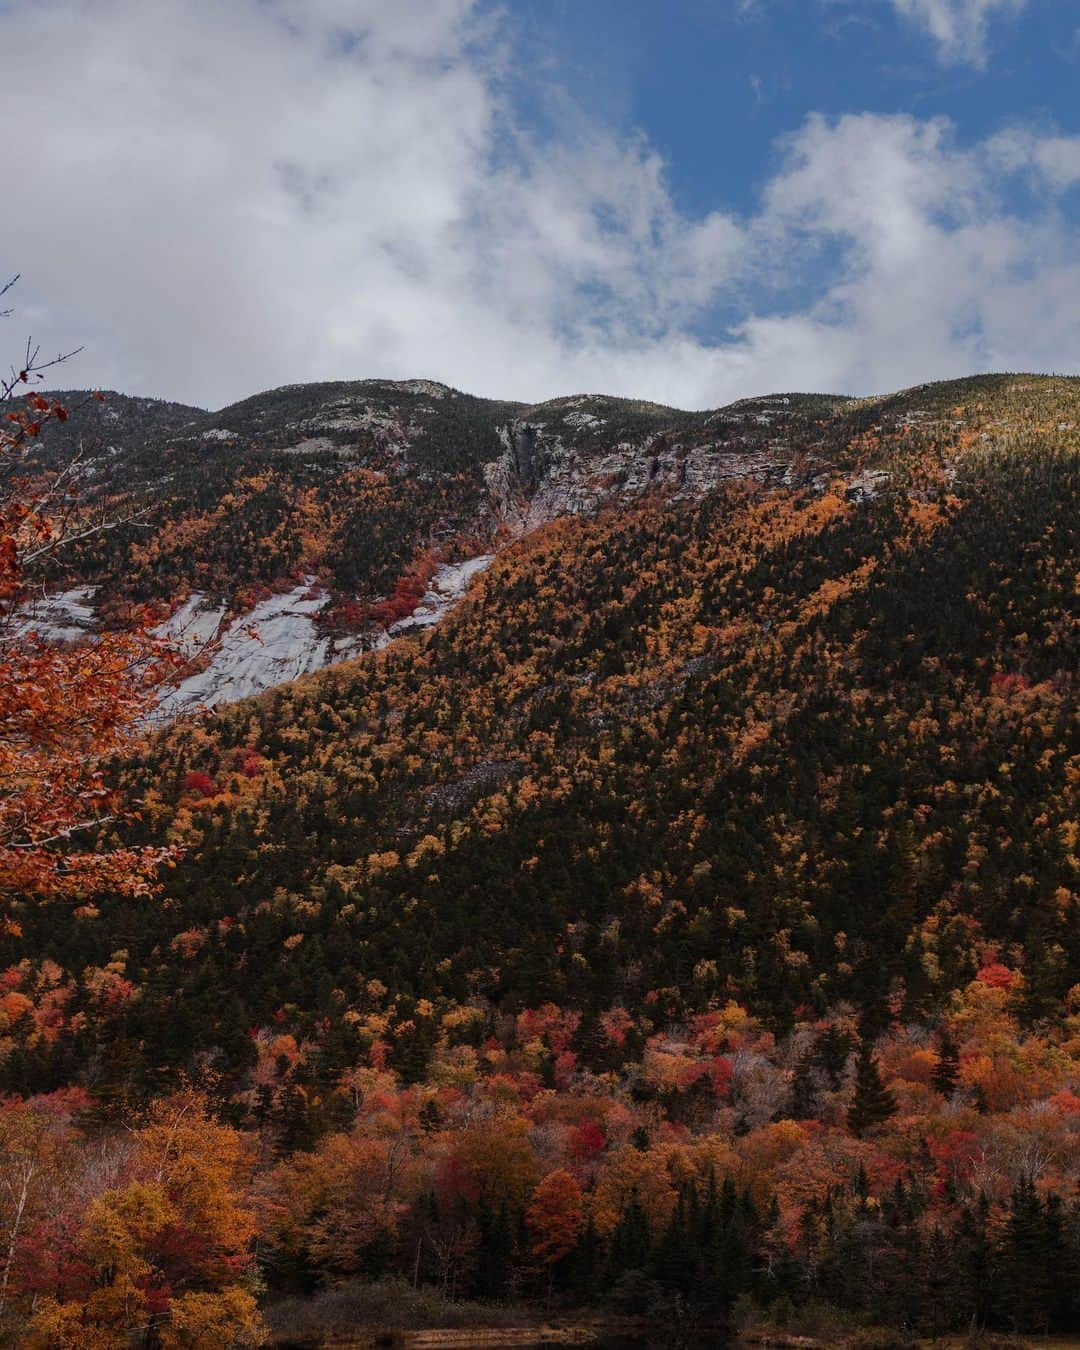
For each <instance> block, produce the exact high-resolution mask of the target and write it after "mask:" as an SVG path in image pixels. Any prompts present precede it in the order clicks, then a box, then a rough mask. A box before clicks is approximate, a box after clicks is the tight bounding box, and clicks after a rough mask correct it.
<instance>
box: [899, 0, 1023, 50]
mask: <svg viewBox="0 0 1080 1350" xmlns="http://www.w3.org/2000/svg"><path fill="white" fill-rule="evenodd" d="M893 4H894V5H895V7H896V9H897V11H898V12H899V13H900V14H901V15H903V17H904V18H906V19H910V20H911V21H912V22H913V23H917V24H919V25H920V26H921V27H923V28H925V29H926V31H927V32H928V33H929V34H930V36H931V37H932V38H933V39H934V41H935V42H936V43H937V45H938V52H939V54H940V56H941V59H942V60H943V61H944V62H945V63H946V64H947V65H959V64H968V65H973V66H979V67H982V66H985V64H986V57H987V35H988V31H989V27H990V21H991V20H992V19H994V18H997V17H998V16H1001V17H1002V18H1008V17H1012V16H1015V15H1018V14H1019V13H1020V12H1021V11H1022V10H1023V9H1024V8H1025V7H1026V5H1027V0H893Z"/></svg>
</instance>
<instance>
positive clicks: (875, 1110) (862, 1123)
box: [847, 1041, 896, 1139]
mask: <svg viewBox="0 0 1080 1350" xmlns="http://www.w3.org/2000/svg"><path fill="white" fill-rule="evenodd" d="M895 1114H896V1098H895V1097H894V1096H893V1094H892V1093H891V1092H890V1091H889V1089H888V1088H887V1087H886V1086H885V1084H884V1083H883V1082H882V1079H881V1070H880V1069H879V1068H878V1063H877V1060H876V1059H875V1058H874V1053H873V1049H872V1048H871V1045H870V1042H869V1041H863V1044H862V1049H861V1050H860V1051H859V1061H858V1066H857V1068H856V1071H855V1097H854V1100H853V1101H852V1103H851V1107H850V1109H849V1111H848V1116H847V1123H848V1129H849V1130H850V1131H851V1133H852V1134H854V1135H855V1136H856V1137H857V1138H859V1139H861V1138H862V1137H863V1135H865V1134H867V1133H868V1132H869V1131H870V1130H872V1129H874V1128H875V1127H876V1126H878V1125H882V1124H884V1123H885V1121H887V1120H888V1119H889V1118H890V1117H891V1116H894V1115H895Z"/></svg>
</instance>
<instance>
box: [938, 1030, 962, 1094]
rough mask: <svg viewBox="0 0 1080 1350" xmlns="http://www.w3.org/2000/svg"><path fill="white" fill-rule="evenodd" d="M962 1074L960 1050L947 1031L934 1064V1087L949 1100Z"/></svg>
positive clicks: (942, 1038) (943, 1035)
mask: <svg viewBox="0 0 1080 1350" xmlns="http://www.w3.org/2000/svg"><path fill="white" fill-rule="evenodd" d="M959 1074H960V1052H959V1050H957V1048H956V1043H955V1041H954V1040H953V1039H952V1037H951V1036H950V1035H949V1033H948V1032H947V1031H946V1032H944V1033H943V1034H942V1037H941V1044H940V1046H939V1047H938V1062H937V1063H936V1064H935V1065H934V1072H933V1077H932V1082H933V1085H934V1089H935V1090H936V1091H937V1092H940V1093H941V1095H942V1096H943V1097H944V1098H945V1099H946V1100H947V1101H951V1100H952V1095H953V1093H954V1092H955V1091H956V1083H957V1079H958V1077H959Z"/></svg>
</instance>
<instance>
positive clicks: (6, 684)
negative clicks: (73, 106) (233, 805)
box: [0, 291, 182, 934]
mask: <svg viewBox="0 0 1080 1350" xmlns="http://www.w3.org/2000/svg"><path fill="white" fill-rule="evenodd" d="M0 294H2V291H0ZM58 359H64V358H58ZM52 364H55V363H54V362H44V363H42V362H39V361H38V358H37V354H36V352H35V351H34V350H33V349H32V348H29V347H28V348H27V352H26V356H25V360H24V362H23V364H22V365H21V366H20V368H19V369H18V370H14V371H13V372H12V374H11V376H10V377H8V378H7V379H6V380H4V381H2V382H0V414H2V420H0V931H6V932H8V933H15V934H17V933H18V932H19V924H18V922H17V919H16V918H15V917H14V913H13V911H14V910H16V909H17V906H18V905H19V904H20V903H22V902H24V901H25V900H27V899H39V900H43V899H51V898H66V899H80V898H84V897H87V896H90V895H93V894H95V893H97V892H100V891H102V890H105V889H111V890H115V891H119V892H121V893H126V894H143V893H146V892H148V891H149V890H151V889H152V887H153V876H154V873H155V871H156V869H157V868H158V867H159V866H161V865H162V864H163V863H165V862H167V861H168V860H169V859H170V857H171V856H172V851H171V850H169V849H161V848H157V849H132V848H122V847H112V848H103V847H101V845H100V842H99V841H98V840H97V839H95V840H93V845H92V846H88V847H84V848H80V847H79V846H78V842H77V841H78V840H79V838H80V837H81V836H85V835H87V834H88V833H89V834H94V833H96V832H97V831H98V830H100V828H101V827H102V826H104V825H106V824H108V823H111V822H119V821H121V820H122V819H123V818H124V817H125V816H128V815H130V814H131V807H130V806H127V807H125V806H124V804H123V803H121V802H120V801H119V799H118V797H117V795H116V794H115V792H114V791H112V790H111V789H110V787H109V785H108V782H107V778H106V773H105V764H106V761H107V759H108V757H109V756H111V755H114V754H116V753H117V752H118V751H119V750H120V749H122V748H123V747H124V746H126V745H128V744H129V743H130V741H131V739H132V737H133V735H135V734H136V732H137V729H138V727H139V725H140V721H141V719H142V718H143V717H144V715H145V714H146V712H147V711H148V710H149V708H150V706H151V704H152V702H153V699H154V695H155V691H156V690H157V688H158V687H159V686H160V685H161V684H162V682H163V681H164V680H166V679H167V678H169V676H170V675H172V674H173V673H175V671H176V670H177V669H178V667H179V665H180V663H181V660H182V657H181V654H180V652H179V650H178V648H177V647H176V646H175V645H173V644H170V643H167V642H163V641H161V640H159V639H157V638H155V637H153V636H152V634H151V631H150V622H151V620H150V615H149V614H147V613H145V612H144V613H139V614H137V615H135V616H134V619H133V622H132V624H131V626H130V627H128V628H127V629H126V630H125V631H123V632H109V633H102V634H100V635H99V636H97V637H96V638H95V639H94V640H93V641H87V642H84V643H79V644H78V645H74V646H60V645H58V644H57V643H55V642H50V641H48V640H46V639H45V638H44V637H42V636H39V634H38V633H37V632H36V631H35V617H34V602H35V593H37V594H40V581H39V580H38V573H39V571H40V567H41V565H42V563H43V562H44V560H45V559H47V558H49V557H52V556H54V555H55V554H56V553H57V552H58V551H59V550H60V549H62V548H63V546H64V545H65V543H68V542H70V541H72V540H73V539H75V538H79V537H85V536H86V535H87V534H88V533H91V532H93V531H95V530H100V529H104V528H107V527H108V522H106V521H103V520H95V519H91V518H90V517H89V516H88V515H87V514H80V511H79V507H78V503H77V492H76V488H77V485H78V481H77V480H78V470H77V466H75V465H71V464H69V465H67V466H65V467H63V468H61V469H59V470H57V471H54V472H52V473H50V474H47V475H44V476H43V475H42V474H41V472H40V471H37V472H31V471H30V470H29V469H28V466H27V458H28V453H29V451H30V450H31V448H32V447H33V446H34V445H35V443H36V442H37V441H38V438H39V437H40V436H41V434H42V432H43V431H44V429H45V428H46V427H47V426H48V425H49V424H50V423H55V422H63V421H66V419H67V416H68V414H67V409H66V408H65V407H64V406H63V404H62V403H61V402H59V400H57V399H54V398H46V397H44V396H43V395H42V394H41V393H39V392H37V391H36V389H35V388H34V385H35V384H36V383H38V382H39V381H40V379H41V378H42V372H43V371H44V370H45V369H46V368H47V367H48V366H49V365H52Z"/></svg>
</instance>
